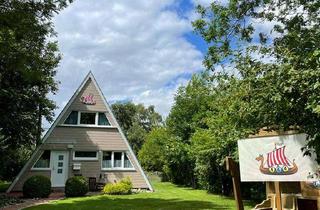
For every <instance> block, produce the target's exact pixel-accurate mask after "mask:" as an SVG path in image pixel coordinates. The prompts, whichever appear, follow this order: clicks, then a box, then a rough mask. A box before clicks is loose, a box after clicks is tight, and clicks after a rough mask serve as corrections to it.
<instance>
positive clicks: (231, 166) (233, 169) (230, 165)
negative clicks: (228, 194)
mask: <svg viewBox="0 0 320 210" xmlns="http://www.w3.org/2000/svg"><path fill="white" fill-rule="evenodd" d="M226 169H227V171H229V172H230V174H231V176H232V184H233V194H234V198H235V200H236V204H237V209H238V210H243V202H242V197H241V191H240V172H239V164H238V163H236V162H235V161H234V160H233V159H232V158H231V157H226Z"/></svg>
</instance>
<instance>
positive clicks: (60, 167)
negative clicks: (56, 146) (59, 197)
mask: <svg viewBox="0 0 320 210" xmlns="http://www.w3.org/2000/svg"><path fill="white" fill-rule="evenodd" d="M68 154H69V153H68V151H51V184H52V187H64V185H65V182H66V180H67V177H68V162H69V155H68Z"/></svg>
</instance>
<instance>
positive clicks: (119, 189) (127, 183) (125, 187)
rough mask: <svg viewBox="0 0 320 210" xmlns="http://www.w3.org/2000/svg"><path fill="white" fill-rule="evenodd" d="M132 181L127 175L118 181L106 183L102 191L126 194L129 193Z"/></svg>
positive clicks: (112, 193)
mask: <svg viewBox="0 0 320 210" xmlns="http://www.w3.org/2000/svg"><path fill="white" fill-rule="evenodd" d="M131 189H132V182H131V180H130V178H129V177H127V178H124V179H122V180H121V181H120V182H118V183H114V184H112V183H109V184H106V185H105V186H104V188H103V193H105V194H109V195H128V194H131Z"/></svg>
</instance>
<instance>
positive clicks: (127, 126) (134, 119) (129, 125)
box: [112, 102, 162, 154]
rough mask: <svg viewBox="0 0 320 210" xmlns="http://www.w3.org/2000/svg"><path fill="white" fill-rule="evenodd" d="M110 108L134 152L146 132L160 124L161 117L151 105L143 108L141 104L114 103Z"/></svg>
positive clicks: (142, 140) (142, 142)
mask: <svg viewBox="0 0 320 210" xmlns="http://www.w3.org/2000/svg"><path fill="white" fill-rule="evenodd" d="M112 110H113V112H114V114H115V116H116V118H117V120H118V122H119V124H120V126H121V128H122V129H123V131H124V133H125V135H126V137H127V139H128V141H129V143H130V145H131V147H132V149H133V151H134V152H135V153H136V154H138V152H139V150H140V149H141V147H142V145H143V144H144V141H145V136H146V135H147V133H149V132H150V131H151V129H152V128H156V127H158V126H160V125H162V117H161V115H160V114H158V113H157V112H156V111H155V110H154V106H152V105H151V106H149V107H147V108H145V107H144V105H143V104H133V103H131V102H126V103H115V104H112Z"/></svg>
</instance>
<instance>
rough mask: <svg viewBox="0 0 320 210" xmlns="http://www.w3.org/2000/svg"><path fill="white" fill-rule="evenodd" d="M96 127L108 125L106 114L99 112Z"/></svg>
mask: <svg viewBox="0 0 320 210" xmlns="http://www.w3.org/2000/svg"><path fill="white" fill-rule="evenodd" d="M98 125H110V123H109V121H108V119H107V116H106V114H105V113H103V112H99V117H98Z"/></svg>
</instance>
